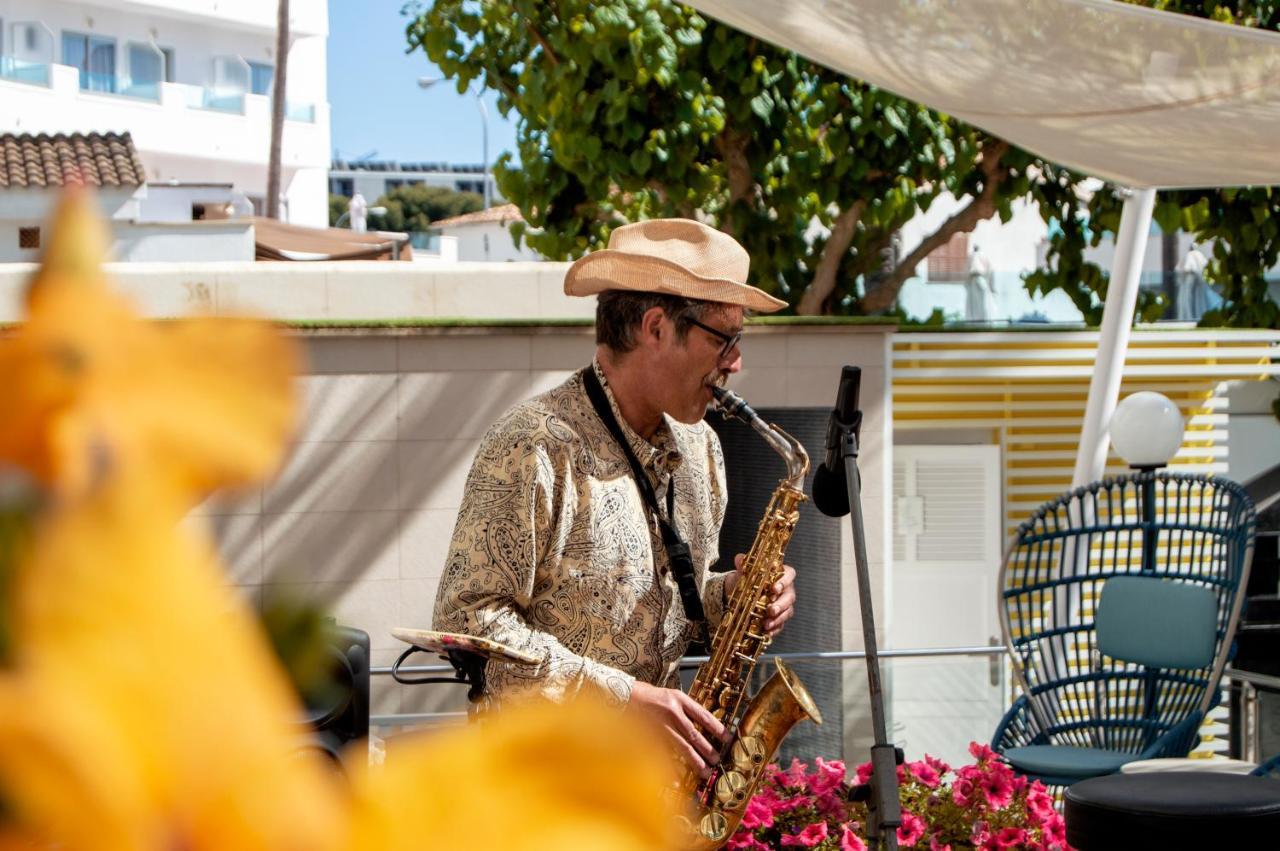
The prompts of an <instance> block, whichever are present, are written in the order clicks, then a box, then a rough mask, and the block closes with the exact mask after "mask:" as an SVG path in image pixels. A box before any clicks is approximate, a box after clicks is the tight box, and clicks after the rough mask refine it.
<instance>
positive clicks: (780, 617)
mask: <svg viewBox="0 0 1280 851" xmlns="http://www.w3.org/2000/svg"><path fill="white" fill-rule="evenodd" d="M746 558H747V557H746V556H745V555H743V554H742V553H738V554H737V555H736V556H734V557H733V565H734V567H736V568H737V571H736V572H734V573H731V574H729V576H728V577H727V578H726V579H725V581H724V595H725V597H726V598H728V597H729V595H730V594H732V593H733V589H734V586H736V585H737V584H738V580H739V579H741V578H742V563H743V562H744V561H746ZM769 600H770V602H769V608H768V610H767V611H766V613H765V622H764V630H765V632H767V633H768V634H769V636H770V637H772V636H775V635H777V634H778V633H779V632H782V625H783V624H785V623H786V622H787V621H789V620H791V617H792V615H794V614H795V613H796V569H795V568H794V567H792V566H791V565H789V564H784V565H783V566H782V578H781V579H779V580H778V581H777V582H775V583H773V587H772V588H770V589H769Z"/></svg>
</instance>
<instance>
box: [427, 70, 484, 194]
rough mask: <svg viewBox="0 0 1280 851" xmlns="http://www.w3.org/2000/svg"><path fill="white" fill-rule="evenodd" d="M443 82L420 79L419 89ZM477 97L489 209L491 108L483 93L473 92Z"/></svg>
mask: <svg viewBox="0 0 1280 851" xmlns="http://www.w3.org/2000/svg"><path fill="white" fill-rule="evenodd" d="M440 82H443V80H441V79H440V78H439V77H419V78H418V87H419V88H422V89H429V88H431V87H432V86H434V85H435V84H436V83H440ZM473 94H475V96H476V106H478V107H480V139H481V141H480V144H481V147H482V148H483V149H484V151H483V153H484V165H483V169H484V174H483V175H482V177H483V179H484V208H485V209H486V210H487V209H489V205H490V203H491V202H492V196H491V192H490V188H489V108H488V107H486V106H485V105H484V98H483V97H481V95H482V94H483V91H481V92H473Z"/></svg>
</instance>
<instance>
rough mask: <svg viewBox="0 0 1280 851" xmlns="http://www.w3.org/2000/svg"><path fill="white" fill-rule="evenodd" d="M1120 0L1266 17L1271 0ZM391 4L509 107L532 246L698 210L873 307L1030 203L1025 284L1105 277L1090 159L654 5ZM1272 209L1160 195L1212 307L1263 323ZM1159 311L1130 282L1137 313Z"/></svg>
mask: <svg viewBox="0 0 1280 851" xmlns="http://www.w3.org/2000/svg"><path fill="white" fill-rule="evenodd" d="M1135 2H1144V3H1145V4H1146V5H1154V6H1157V7H1159V8H1167V9H1171V10H1176V11H1186V12H1190V13H1192V14H1200V15H1202V16H1216V17H1218V18H1219V19H1223V18H1229V19H1231V20H1234V21H1236V22H1237V23H1243V24H1248V25H1266V26H1272V27H1273V26H1274V25H1275V24H1274V20H1275V18H1276V16H1277V11H1276V9H1277V6H1278V5H1280V4H1277V3H1276V2H1275V0H1261V2H1234V0H1229V1H1228V2H1226V3H1217V2H1209V0H1135ZM1206 9H1208V11H1206ZM1224 9H1225V10H1226V11H1224ZM1259 10H1262V11H1259ZM406 11H407V12H409V13H410V15H411V18H412V19H411V20H410V22H409V24H408V25H407V27H406V37H407V39H408V42H409V46H410V49H411V50H413V49H421V50H423V51H424V52H425V53H426V54H427V56H428V57H429V58H430V59H431V60H432V61H433V62H435V63H436V64H437V65H438V66H439V67H440V69H441V70H442V71H443V72H444V73H445V74H446V75H448V76H449V77H451V78H453V79H455V80H456V83H457V87H458V91H459V92H463V91H465V90H466V88H467V86H468V85H470V83H471V82H472V81H473V80H478V81H479V82H480V83H481V84H483V85H484V86H486V87H488V88H492V89H494V90H496V91H497V92H498V108H499V109H500V110H501V111H502V112H503V113H504V114H510V113H511V112H513V111H514V112H515V113H516V114H517V116H518V119H517V146H518V149H519V159H520V166H519V167H518V168H516V167H514V166H513V165H512V163H513V158H512V156H511V154H510V153H506V154H503V155H502V156H501V157H500V158H499V160H498V163H497V166H496V168H495V174H496V178H497V181H498V184H499V186H500V187H501V189H502V192H503V194H504V195H505V196H506V197H507V198H509V199H510V200H512V201H513V202H514V203H516V204H517V205H518V206H519V207H520V209H521V212H522V213H523V215H524V218H525V222H526V223H527V226H528V229H529V230H525V226H524V225H516V226H515V230H516V232H517V233H518V234H519V233H523V234H524V235H525V239H526V241H527V242H528V243H529V244H530V245H531V246H532V247H534V248H536V249H537V250H538V251H540V252H541V253H542V254H544V255H545V256H547V257H551V258H566V257H574V256H578V255H580V254H582V253H584V252H586V251H588V250H591V249H593V248H597V247H601V246H602V245H604V244H605V242H606V241H607V238H608V234H609V232H610V231H611V230H612V229H613V228H614V227H616V226H617V225H619V224H622V223H624V222H626V221H632V220H635V219H638V218H642V217H649V216H669V215H682V216H694V217H699V218H702V219H704V220H706V221H708V222H710V223H712V224H714V225H716V226H717V227H719V228H721V229H722V230H725V231H727V232H729V233H731V234H733V235H734V236H736V237H737V238H738V239H739V240H740V241H741V242H742V243H743V244H744V246H745V247H746V248H747V250H748V251H749V252H750V253H751V257H752V268H753V273H754V274H755V275H756V276H757V277H758V279H759V281H760V282H761V284H762V285H763V286H764V287H765V288H766V289H770V290H772V291H773V292H774V293H775V294H777V295H779V296H781V297H783V298H785V299H787V300H788V302H790V303H791V305H792V308H793V309H794V310H796V311H797V312H799V313H882V312H885V311H890V310H892V309H894V306H895V301H896V299H897V296H898V293H899V291H900V289H901V286H902V284H903V283H904V282H905V281H906V279H907V278H908V277H910V276H911V275H913V274H914V273H915V269H916V266H917V265H918V263H919V262H920V261H921V260H923V259H924V258H925V257H926V256H928V254H929V253H930V252H931V251H932V250H934V249H935V248H938V247H940V246H941V245H943V244H945V243H946V242H947V241H948V240H949V239H950V238H951V237H952V236H953V235H954V234H956V233H964V232H970V231H972V230H973V229H974V228H975V227H976V226H977V224H978V223H979V222H981V221H982V220H984V219H987V218H990V217H992V216H999V217H1000V218H1001V219H1002V220H1007V219H1008V218H1009V216H1010V215H1011V214H1012V209H1011V207H1012V204H1013V202H1014V201H1015V200H1019V199H1026V200H1028V201H1030V202H1031V203H1032V204H1034V205H1036V206H1037V207H1038V209H1039V211H1040V214H1041V215H1042V217H1043V218H1044V219H1045V220H1046V222H1049V221H1056V222H1057V223H1058V225H1059V228H1060V230H1061V233H1056V232H1055V236H1054V238H1053V241H1052V244H1051V248H1050V255H1049V258H1050V264H1049V268H1047V269H1042V270H1037V271H1036V272H1035V273H1033V274H1031V275H1030V276H1028V279H1027V281H1026V286H1027V288H1028V289H1029V290H1030V291H1031V292H1033V293H1035V292H1049V291H1051V290H1053V289H1062V290H1064V291H1065V292H1066V293H1067V294H1068V295H1069V296H1070V297H1071V298H1072V300H1073V302H1074V303H1075V304H1076V306H1077V307H1079V308H1080V310H1081V311H1082V313H1083V314H1084V315H1085V317H1086V318H1087V319H1089V320H1090V321H1092V322H1094V323H1096V322H1098V321H1099V320H1100V318H1101V312H1102V308H1101V300H1102V298H1104V297H1105V294H1106V285H1107V276H1106V274H1105V272H1104V271H1103V270H1101V269H1099V268H1098V267H1097V266H1095V265H1093V264H1089V263H1087V262H1085V261H1084V259H1083V250H1084V248H1085V245H1086V244H1087V243H1088V242H1090V241H1092V242H1093V243H1094V244H1096V243H1097V242H1098V241H1100V240H1101V239H1102V238H1103V237H1105V236H1106V235H1107V234H1111V233H1114V232H1115V231H1116V229H1117V228H1118V223H1119V210H1120V201H1119V200H1118V199H1117V198H1116V196H1115V193H1114V190H1113V188H1111V187H1105V188H1104V189H1103V190H1102V191H1096V192H1092V193H1090V192H1087V191H1085V189H1086V188H1087V187H1086V185H1085V180H1086V179H1085V176H1084V175H1081V174H1079V173H1075V172H1072V171H1070V170H1068V169H1064V168H1061V167H1059V166H1056V165H1054V164H1052V163H1048V162H1045V161H1043V160H1041V159H1039V158H1038V157H1035V156H1034V155H1032V154H1029V153H1027V152H1025V151H1021V150H1019V149H1017V148H1016V147H1013V146H1011V145H1010V144H1009V143H1008V142H1006V141H1004V140H1001V139H998V138H995V137H992V136H990V135H988V134H986V133H983V132H982V131H980V130H977V129H976V128H973V127H970V126H968V125H966V124H964V123H962V122H960V121H957V120H955V119H954V118H952V117H950V116H947V115H943V114H940V113H937V112H934V111H932V110H929V109H927V108H925V107H923V106H920V105H918V104H914V103H911V102H909V101H905V100H903V99H901V98H898V97H896V96H894V95H892V94H890V93H888V92H885V91H883V90H879V89H877V88H875V87H874V86H869V85H867V84H865V83H862V82H859V81H857V80H852V79H849V78H847V77H844V76H842V75H840V74H837V73H835V72H832V71H829V70H827V69H825V68H822V67H820V66H817V65H815V64H813V63H811V62H808V61H806V60H804V59H803V58H801V57H799V56H797V55H796V54H793V53H789V52H787V51H783V50H779V49H777V48H775V47H773V46H771V45H769V44H767V43H765V42H761V41H759V40H757V39H754V38H751V37H750V36H747V35H744V34H742V33H740V32H738V31H736V30H733V29H731V28H729V27H726V26H724V25H722V24H719V23H717V22H715V21H714V20H709V19H706V18H703V17H702V16H701V15H698V14H697V13H695V12H693V11H691V10H689V9H688V8H686V7H682V6H679V5H676V4H674V3H671V2H668V0H608V2H599V3H592V2H586V0H558V2H556V3H544V2H538V0H493V2H486V3H483V4H477V3H473V2H468V0H436V2H434V3H433V4H432V5H431V6H430V8H429V9H428V8H424V6H423V5H422V4H421V3H411V4H409V6H407V7H406ZM943 192H947V193H950V194H951V195H953V196H954V197H955V198H958V199H961V201H960V207H959V209H958V210H957V211H956V212H955V214H953V215H952V216H950V217H949V218H948V219H947V220H946V221H945V222H943V223H942V225H941V226H939V227H938V228H937V229H936V230H935V231H934V232H933V233H931V234H928V235H927V236H926V237H925V238H924V240H923V241H922V242H921V244H920V245H919V246H918V247H917V248H916V249H915V250H913V251H912V252H911V253H910V254H908V255H907V256H906V257H900V258H897V257H894V256H893V252H892V251H891V250H890V249H891V246H892V244H893V243H892V240H893V237H894V234H895V233H896V232H897V231H898V229H899V228H901V227H902V225H904V224H905V223H906V222H908V221H909V220H911V219H912V218H914V217H915V216H916V215H918V214H919V213H921V212H923V211H925V210H927V209H928V208H929V206H930V204H932V203H933V201H934V200H935V199H936V198H937V197H938V196H939V195H941V194H942V193H943ZM1171 205H1172V206H1171ZM1277 205H1280V200H1278V199H1276V198H1273V197H1272V195H1271V193H1270V191H1269V190H1265V189H1250V190H1237V191H1230V190H1223V191H1212V192H1207V193H1205V192H1201V193H1167V194H1165V195H1162V197H1161V203H1160V205H1159V206H1158V207H1157V219H1158V220H1159V221H1161V222H1162V224H1165V225H1171V224H1172V223H1174V222H1175V221H1180V222H1181V223H1182V224H1183V226H1184V227H1185V228H1187V229H1189V230H1192V232H1193V233H1194V234H1195V235H1196V236H1197V237H1198V238H1216V239H1217V240H1218V242H1217V248H1215V255H1214V259H1213V262H1212V263H1211V264H1210V269H1209V273H1208V274H1209V276H1210V279H1211V280H1212V281H1213V282H1215V283H1217V284H1218V285H1219V286H1220V287H1221V288H1222V292H1223V294H1224V296H1225V297H1226V299H1227V307H1226V308H1224V310H1223V311H1221V312H1220V313H1217V314H1211V315H1210V316H1208V317H1206V321H1209V322H1227V323H1231V324H1262V325H1274V324H1275V322H1276V317H1275V305H1274V303H1272V302H1270V300H1269V299H1268V298H1267V297H1266V295H1265V281H1264V280H1263V277H1262V273H1263V271H1264V270H1265V269H1267V268H1268V267H1269V266H1270V265H1272V264H1273V263H1274V262H1275V259H1276V253H1277V251H1278V250H1280V236H1277V234H1276V231H1277V225H1276V222H1277V221H1278V220H1280V217H1277V216H1276V215H1275V213H1277V212H1280V210H1277V209H1276V207H1277ZM814 223H817V224H819V225H821V226H822V227H823V228H824V229H825V231H826V233H825V234H819V235H817V236H816V237H815V235H814V234H815V228H813V224H814ZM1055 230H1056V229H1055ZM1164 309H1165V304H1164V301H1163V300H1162V299H1161V298H1160V297H1159V296H1156V295H1150V294H1145V293H1144V294H1143V297H1142V300H1141V301H1140V303H1139V315H1140V316H1141V317H1142V318H1146V319H1154V318H1157V317H1158V316H1159V315H1160V314H1161V313H1162V312H1163V311H1164Z"/></svg>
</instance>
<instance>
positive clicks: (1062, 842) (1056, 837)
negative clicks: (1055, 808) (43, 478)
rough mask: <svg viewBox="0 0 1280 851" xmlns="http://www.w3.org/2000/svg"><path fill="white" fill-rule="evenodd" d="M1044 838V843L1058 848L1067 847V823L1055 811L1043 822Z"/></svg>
mask: <svg viewBox="0 0 1280 851" xmlns="http://www.w3.org/2000/svg"><path fill="white" fill-rule="evenodd" d="M1044 838H1045V844H1046V845H1055V846H1057V847H1059V848H1066V847H1067V823H1066V822H1065V821H1063V820H1062V816H1060V815H1058V814H1057V813H1056V812H1055V813H1054V814H1053V817H1052V818H1050V819H1049V820H1048V821H1046V822H1045V823H1044Z"/></svg>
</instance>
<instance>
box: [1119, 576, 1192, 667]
mask: <svg viewBox="0 0 1280 851" xmlns="http://www.w3.org/2000/svg"><path fill="white" fill-rule="evenodd" d="M1094 627H1095V629H1097V632H1098V650H1099V651H1101V652H1102V653H1105V654H1106V655H1107V656H1110V657H1111V658H1112V659H1119V660H1121V661H1123V662H1134V663H1136V664H1139V665H1147V666H1149V667H1152V668H1207V667H1209V665H1210V664H1212V662H1213V651H1214V648H1215V647H1216V646H1217V640H1218V598H1217V597H1216V596H1215V595H1214V593H1213V592H1212V591H1210V590H1209V589H1208V588H1206V587H1204V586H1203V585H1192V584H1190V583H1187V582H1175V581H1173V580H1169V579H1160V578H1158V577H1155V576H1113V577H1112V578H1110V579H1108V580H1107V581H1106V584H1104V585H1103V586H1102V595H1101V598H1100V599H1099V600H1098V614H1097V617H1096V618H1095V619H1094Z"/></svg>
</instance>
